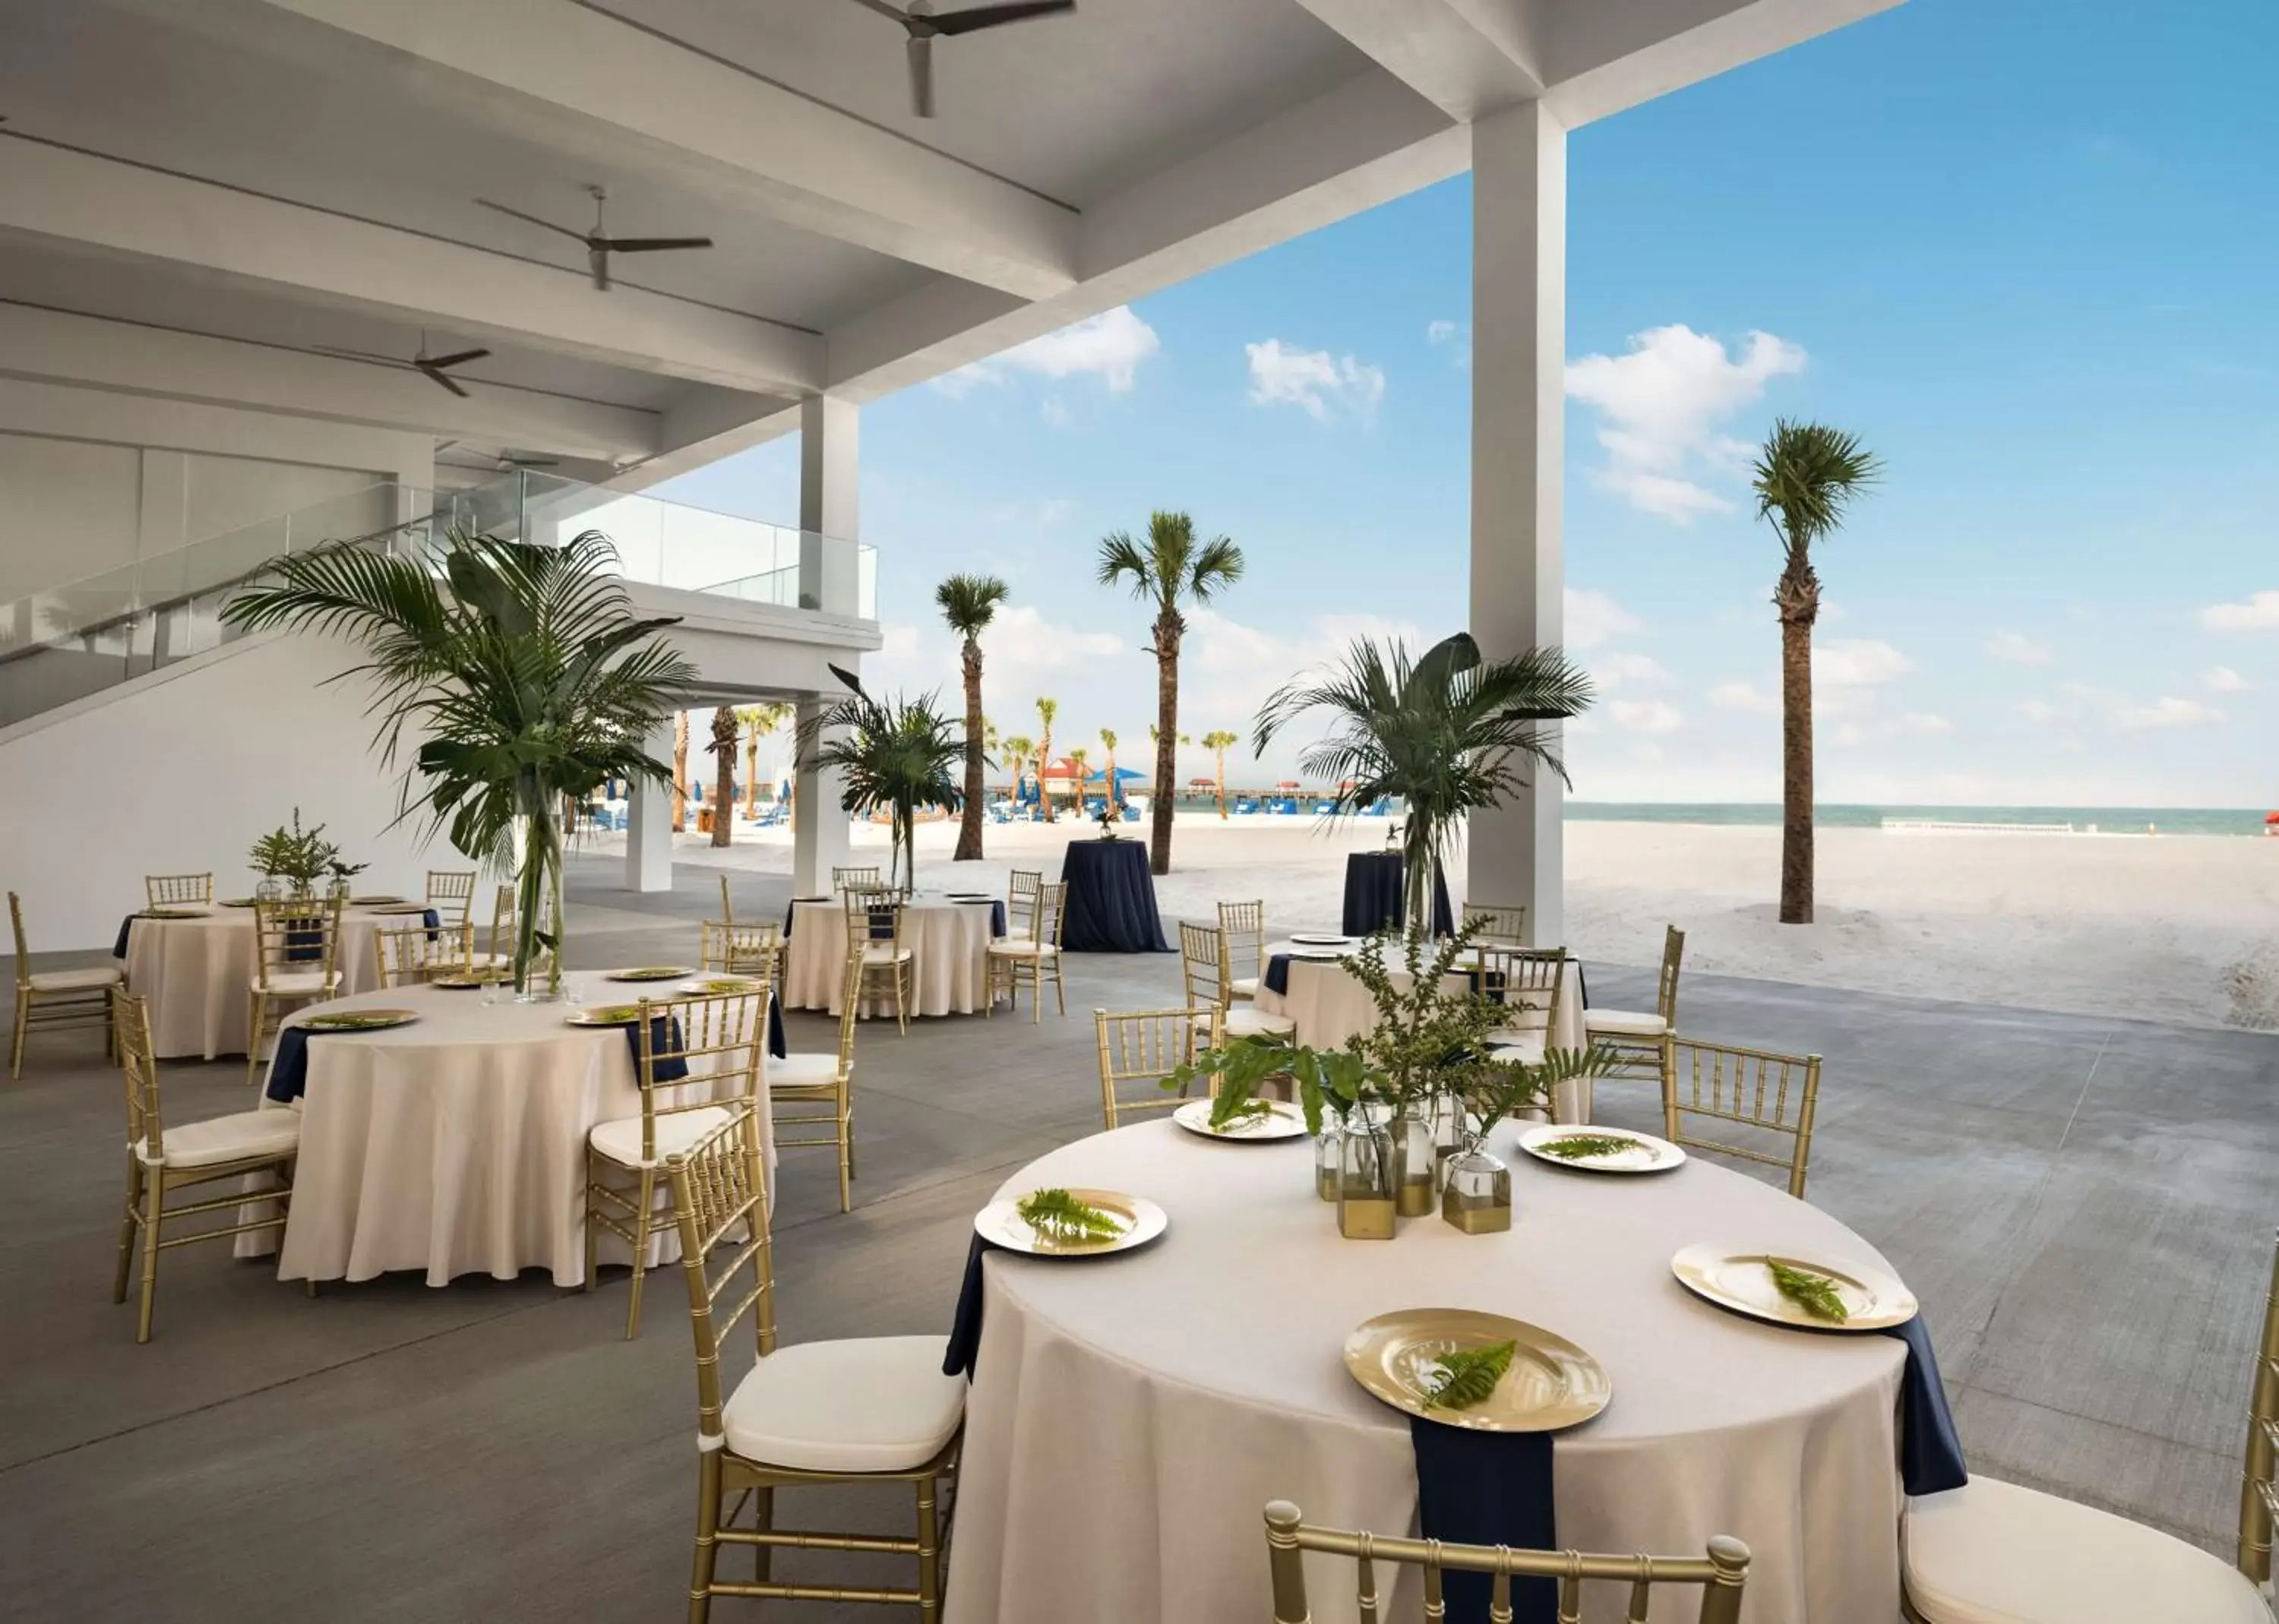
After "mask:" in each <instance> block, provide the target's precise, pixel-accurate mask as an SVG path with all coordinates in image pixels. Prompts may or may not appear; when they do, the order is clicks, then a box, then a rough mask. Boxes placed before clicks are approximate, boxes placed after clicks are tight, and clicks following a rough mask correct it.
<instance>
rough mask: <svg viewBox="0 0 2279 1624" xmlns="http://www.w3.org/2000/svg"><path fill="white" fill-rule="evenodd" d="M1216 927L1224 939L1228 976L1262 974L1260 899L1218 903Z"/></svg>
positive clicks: (1263, 931)
mask: <svg viewBox="0 0 2279 1624" xmlns="http://www.w3.org/2000/svg"><path fill="white" fill-rule="evenodd" d="M1218 930H1219V934H1220V935H1221V936H1224V938H1226V968H1227V972H1228V974H1229V975H1231V976H1263V975H1264V974H1265V973H1266V904H1265V903H1264V902H1263V901H1257V902H1222V903H1220V904H1219V905H1218Z"/></svg>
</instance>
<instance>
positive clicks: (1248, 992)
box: [1226, 976, 1258, 998]
mask: <svg viewBox="0 0 2279 1624" xmlns="http://www.w3.org/2000/svg"><path fill="white" fill-rule="evenodd" d="M1226 990H1227V991H1228V992H1232V993H1233V994H1234V995H1235V997H1237V998H1256V997H1257V996H1258V977H1255V976H1237V977H1235V978H1234V979H1233V980H1232V981H1230V982H1228V983H1227V984H1226Z"/></svg>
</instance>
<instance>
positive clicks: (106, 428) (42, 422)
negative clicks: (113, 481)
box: [0, 378, 435, 484]
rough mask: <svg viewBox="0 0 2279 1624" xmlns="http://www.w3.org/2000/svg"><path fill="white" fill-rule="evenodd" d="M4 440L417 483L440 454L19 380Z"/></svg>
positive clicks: (2, 410) (343, 432)
mask: <svg viewBox="0 0 2279 1624" xmlns="http://www.w3.org/2000/svg"><path fill="white" fill-rule="evenodd" d="M0 433H12V434H30V435H35V436H41V437H44V438H47V439H50V440H90V441H93V442H95V443H96V444H99V445H116V446H141V447H144V448H150V449H153V450H160V451H196V452H203V453H205V454H207V455H210V456H240V457H255V458H258V459H259V460H261V461H263V462H267V463H306V464H308V465H309V466H310V467H312V468H348V469H356V470H360V471H364V472H367V473H371V474H373V475H375V476H377V477H380V478H384V479H403V480H404V481H406V482H407V483H411V484H418V483H423V482H424V477H425V476H424V472H423V471H425V470H426V469H427V468H428V467H429V466H430V465H431V463H432V462H433V459H434V452H435V440H434V436H433V435H429V434H404V433H396V432H395V431H393V430H389V429H373V428H364V427H362V426H360V425H354V424H347V423H320V422H317V421H314V420H313V419H310V418H305V417H279V416H278V415H276V414H275V413H274V412H266V411H245V410H239V409H238V408H235V407H230V406H209V405H204V404H202V403H198V402H189V401H166V400H158V399H156V398H154V397H152V396H150V395H119V394H115V393H113V392H112V391H111V390H107V389H87V388H78V387H73V386H71V385H68V384H58V383H39V382H32V381H28V380H26V379H15V378H0Z"/></svg>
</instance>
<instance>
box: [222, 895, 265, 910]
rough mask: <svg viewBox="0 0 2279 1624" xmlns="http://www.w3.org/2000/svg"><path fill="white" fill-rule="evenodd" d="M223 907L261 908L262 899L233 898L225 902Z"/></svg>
mask: <svg viewBox="0 0 2279 1624" xmlns="http://www.w3.org/2000/svg"><path fill="white" fill-rule="evenodd" d="M222 906H223V907H224V908H258V907H260V906H261V899H260V898H259V897H232V898H230V899H229V900H227V901H226V902H224V903H223V904H222Z"/></svg>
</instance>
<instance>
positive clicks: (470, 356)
mask: <svg viewBox="0 0 2279 1624" xmlns="http://www.w3.org/2000/svg"><path fill="white" fill-rule="evenodd" d="M490 353H491V352H490V351H489V350H487V349H463V350H460V351H459V352H458V353H457V355H449V356H428V357H427V364H428V365H429V366H434V367H445V366H464V365H466V364H467V363H468V362H470V361H480V360H481V359H482V358H483V357H484V356H487V355H488V354H490Z"/></svg>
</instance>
